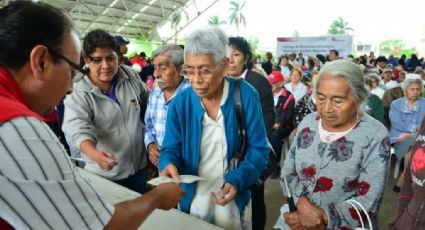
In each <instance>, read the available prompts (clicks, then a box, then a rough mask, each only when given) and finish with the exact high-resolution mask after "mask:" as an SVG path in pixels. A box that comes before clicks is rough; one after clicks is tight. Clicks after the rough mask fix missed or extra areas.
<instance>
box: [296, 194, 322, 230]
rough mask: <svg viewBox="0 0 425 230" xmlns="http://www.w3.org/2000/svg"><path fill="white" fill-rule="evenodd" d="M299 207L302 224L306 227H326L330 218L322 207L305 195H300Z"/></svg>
mask: <svg viewBox="0 0 425 230" xmlns="http://www.w3.org/2000/svg"><path fill="white" fill-rule="evenodd" d="M297 209H298V211H297V212H298V213H299V217H300V221H301V224H302V226H303V227H304V228H305V229H326V225H327V224H328V218H327V217H326V213H325V212H324V211H323V209H321V208H320V207H318V206H316V205H314V204H312V203H311V202H310V201H309V200H308V199H307V198H306V197H305V196H302V197H300V199H299V200H298V202H297Z"/></svg>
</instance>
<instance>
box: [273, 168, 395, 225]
mask: <svg viewBox="0 0 425 230" xmlns="http://www.w3.org/2000/svg"><path fill="white" fill-rule="evenodd" d="M393 167H394V160H393V165H392V167H391V171H390V175H389V180H388V183H387V186H386V188H385V194H384V200H383V201H382V204H381V209H380V211H379V229H381V230H383V229H384V230H385V229H388V223H389V222H391V221H392V220H393V219H394V217H395V209H396V207H397V198H398V196H397V195H398V194H397V193H394V192H393V191H392V188H393V186H394V184H395V180H394V179H393V170H394V169H393ZM265 202H266V208H267V222H266V228H265V229H267V230H269V229H273V225H274V223H275V222H276V220H277V217H278V215H279V209H280V206H282V204H283V203H285V197H284V196H283V193H282V191H281V189H280V185H279V180H270V179H269V180H268V181H267V182H266V189H265Z"/></svg>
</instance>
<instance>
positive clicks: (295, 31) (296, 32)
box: [292, 30, 300, 37]
mask: <svg viewBox="0 0 425 230" xmlns="http://www.w3.org/2000/svg"><path fill="white" fill-rule="evenodd" d="M299 36H300V32H299V31H298V30H294V32H293V33H292V37H299Z"/></svg>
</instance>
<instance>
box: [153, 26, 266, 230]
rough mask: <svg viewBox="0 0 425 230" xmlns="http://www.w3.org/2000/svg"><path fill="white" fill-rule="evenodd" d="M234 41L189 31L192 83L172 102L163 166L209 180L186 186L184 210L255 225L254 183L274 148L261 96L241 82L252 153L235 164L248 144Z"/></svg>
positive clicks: (230, 223) (213, 31) (212, 30)
mask: <svg viewBox="0 0 425 230" xmlns="http://www.w3.org/2000/svg"><path fill="white" fill-rule="evenodd" d="M227 45H228V37H227V36H226V35H225V33H224V32H223V31H222V30H221V29H219V28H218V27H209V28H206V29H201V30H197V31H194V32H193V33H192V34H191V35H190V36H189V38H188V40H187V43H186V45H185V49H184V57H185V67H186V68H185V70H184V71H185V73H186V75H187V78H188V79H189V82H190V84H191V87H189V88H187V89H186V90H185V91H183V92H181V93H180V94H179V95H178V96H177V97H176V98H175V99H174V101H173V103H171V104H170V107H169V109H168V115H167V130H166V132H165V137H164V141H163V142H162V148H161V155H160V157H159V164H158V166H159V170H160V171H161V175H162V176H168V177H172V178H174V179H178V178H179V175H180V174H189V175H196V176H200V177H202V178H203V180H201V181H198V182H195V183H191V184H182V185H181V186H182V188H183V189H184V191H185V196H184V197H183V198H182V200H181V202H180V209H181V210H182V211H184V212H187V213H190V214H191V215H194V216H197V217H199V218H201V219H203V220H205V221H208V222H210V223H212V224H215V225H218V226H220V227H223V228H225V229H242V228H243V229H249V228H250V227H249V223H250V221H251V215H250V211H251V208H250V205H249V201H250V198H251V194H250V187H251V185H252V184H254V183H255V182H256V180H257V179H258V177H259V176H260V174H261V172H262V171H263V170H264V168H265V167H266V164H267V156H268V153H269V151H270V149H269V147H268V145H267V134H266V129H265V126H264V121H263V117H262V116H261V105H260V99H259V97H258V93H257V91H255V89H254V88H253V87H252V86H251V85H249V84H248V83H246V82H245V81H239V82H238V83H239V90H240V92H239V93H240V97H241V100H240V101H241V104H242V115H243V119H244V124H245V127H244V128H245V131H246V143H245V151H244V152H243V154H244V157H243V158H241V160H240V162H239V164H237V167H234V168H233V167H231V159H232V158H233V156H234V155H235V153H236V152H237V151H239V150H240V148H241V145H242V144H243V143H242V142H241V141H240V139H239V136H238V132H237V131H238V123H237V118H236V112H235V111H236V108H235V107H236V106H235V103H234V91H235V85H236V84H237V83H236V82H237V81H236V80H235V79H232V78H229V77H227V76H226V74H227V71H228V68H229V59H228V58H227V57H226V55H227Z"/></svg>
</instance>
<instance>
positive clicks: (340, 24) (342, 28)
mask: <svg viewBox="0 0 425 230" xmlns="http://www.w3.org/2000/svg"><path fill="white" fill-rule="evenodd" d="M348 31H354V29H353V28H351V27H349V26H348V22H346V21H344V19H343V18H342V17H338V18H337V19H335V20H333V21H332V24H331V25H330V26H329V29H328V34H330V35H338V34H347V32H348Z"/></svg>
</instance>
